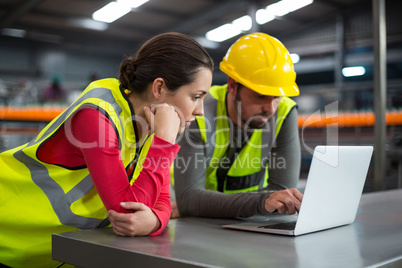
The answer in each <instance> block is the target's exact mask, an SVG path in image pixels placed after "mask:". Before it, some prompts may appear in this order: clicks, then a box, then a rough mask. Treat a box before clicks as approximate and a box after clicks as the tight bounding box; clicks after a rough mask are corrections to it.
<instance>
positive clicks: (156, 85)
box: [152, 77, 167, 100]
mask: <svg viewBox="0 0 402 268" xmlns="http://www.w3.org/2000/svg"><path fill="white" fill-rule="evenodd" d="M166 89H167V88H166V83H165V80H163V78H160V77H158V78H156V79H155V80H154V81H153V82H152V96H153V97H154V98H155V99H156V100H160V99H161V98H163V97H164V95H165V91H166Z"/></svg>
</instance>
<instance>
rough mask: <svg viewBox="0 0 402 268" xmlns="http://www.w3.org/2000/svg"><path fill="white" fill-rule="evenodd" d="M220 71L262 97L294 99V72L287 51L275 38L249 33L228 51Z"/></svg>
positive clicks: (296, 89)
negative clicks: (287, 97)
mask: <svg viewBox="0 0 402 268" xmlns="http://www.w3.org/2000/svg"><path fill="white" fill-rule="evenodd" d="M219 68H220V69H221V71H222V72H224V73H225V74H227V75H228V76H230V77H231V78H233V79H234V80H235V81H236V82H238V83H241V84H242V85H244V86H246V87H248V88H249V89H251V90H254V91H255V92H257V93H259V94H262V95H271V96H289V97H292V96H297V95H299V94H300V92H299V88H298V86H297V85H296V73H295V71H294V67H293V62H292V59H291V58H290V54H289V51H288V50H287V49H286V47H285V46H284V45H283V44H282V43H281V42H280V41H279V40H278V39H276V38H274V37H272V36H270V35H268V34H265V33H251V34H247V35H245V36H243V37H241V38H239V39H238V40H237V41H236V42H235V43H234V44H233V45H232V46H231V47H230V48H229V50H228V51H227V53H226V55H225V57H223V60H222V61H221V63H220V65H219Z"/></svg>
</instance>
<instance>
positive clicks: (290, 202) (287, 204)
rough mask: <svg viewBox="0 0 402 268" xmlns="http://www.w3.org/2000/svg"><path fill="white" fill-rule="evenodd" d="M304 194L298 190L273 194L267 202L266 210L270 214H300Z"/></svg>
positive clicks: (287, 190) (293, 189)
mask: <svg viewBox="0 0 402 268" xmlns="http://www.w3.org/2000/svg"><path fill="white" fill-rule="evenodd" d="M302 200H303V194H302V193H300V192H299V191H298V190H297V189H295V188H292V189H286V190H282V191H277V192H274V193H272V194H271V195H270V196H269V197H268V198H267V200H265V209H266V210H267V211H268V212H274V211H275V210H278V212H279V213H280V214H285V213H286V212H287V213H288V214H289V215H293V214H295V213H296V212H299V210H300V206H301V202H302Z"/></svg>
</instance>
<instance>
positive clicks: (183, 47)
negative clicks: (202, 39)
mask: <svg viewBox="0 0 402 268" xmlns="http://www.w3.org/2000/svg"><path fill="white" fill-rule="evenodd" d="M202 67H204V68H208V69H210V70H211V72H213V69H214V62H213V60H212V58H211V56H210V55H209V54H208V52H207V51H206V50H205V49H204V48H203V47H202V46H201V45H200V44H199V43H198V42H197V41H195V40H194V39H193V38H191V37H190V36H187V35H185V34H181V33H173V32H172V33H163V34H159V35H157V36H155V37H153V38H151V39H149V40H148V41H146V42H145V43H144V44H143V45H142V46H141V48H140V49H139V50H138V52H137V55H136V57H135V58H133V57H127V58H126V59H125V60H124V61H123V62H122V63H121V66H120V75H119V80H120V83H121V84H122V86H123V87H124V88H125V89H129V90H131V91H132V92H136V93H143V92H145V90H146V88H147V86H148V85H149V84H150V83H152V82H153V81H154V80H155V79H156V78H158V77H161V78H163V79H164V80H165V83H166V86H167V88H168V89H169V90H171V91H175V90H176V89H178V88H179V87H181V86H183V85H187V84H190V83H192V82H194V80H195V75H196V73H197V72H198V71H199V68H202Z"/></svg>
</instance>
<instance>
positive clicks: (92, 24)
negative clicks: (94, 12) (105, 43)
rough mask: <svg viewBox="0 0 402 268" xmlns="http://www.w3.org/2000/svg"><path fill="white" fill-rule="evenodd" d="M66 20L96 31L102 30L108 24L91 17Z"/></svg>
mask: <svg viewBox="0 0 402 268" xmlns="http://www.w3.org/2000/svg"><path fill="white" fill-rule="evenodd" d="M68 22H69V23H70V24H72V25H74V26H78V27H83V28H87V29H91V30H96V31H104V30H106V29H107V28H108V27H109V25H108V24H107V23H105V22H102V21H96V20H91V19H70V20H68Z"/></svg>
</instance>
